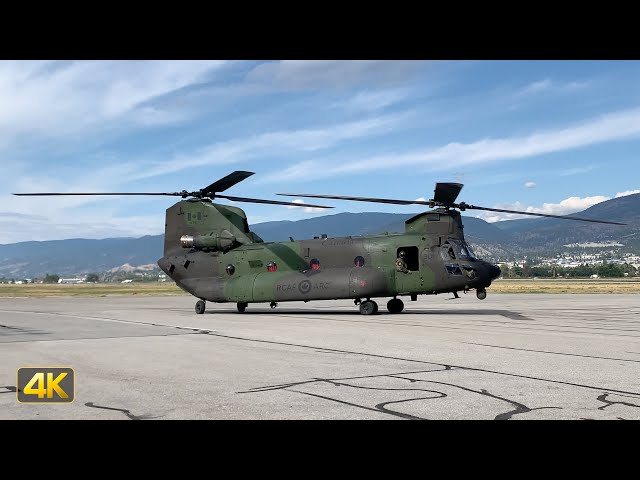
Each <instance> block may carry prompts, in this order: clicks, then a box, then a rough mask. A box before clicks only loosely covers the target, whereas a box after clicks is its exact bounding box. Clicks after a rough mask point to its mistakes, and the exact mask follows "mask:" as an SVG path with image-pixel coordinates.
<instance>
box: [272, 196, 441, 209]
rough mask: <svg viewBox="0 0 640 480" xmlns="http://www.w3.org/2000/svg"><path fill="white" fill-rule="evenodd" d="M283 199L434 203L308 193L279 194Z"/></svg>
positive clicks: (406, 203) (431, 203)
mask: <svg viewBox="0 0 640 480" xmlns="http://www.w3.org/2000/svg"><path fill="white" fill-rule="evenodd" d="M276 195H281V196H283V197H308V198H331V199H334V200H354V201H356V202H373V203H392V204H394V205H429V206H431V207H432V206H433V202H427V201H422V200H396V199H393V198H368V197H345V196H340V195H310V194H306V193H277V194H276Z"/></svg>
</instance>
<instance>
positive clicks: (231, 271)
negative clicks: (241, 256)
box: [224, 264, 236, 275]
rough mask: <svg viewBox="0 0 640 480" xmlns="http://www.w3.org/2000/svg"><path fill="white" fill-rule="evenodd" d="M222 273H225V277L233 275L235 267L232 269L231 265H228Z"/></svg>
mask: <svg viewBox="0 0 640 480" xmlns="http://www.w3.org/2000/svg"><path fill="white" fill-rule="evenodd" d="M224 271H225V272H227V275H233V273H234V272H235V271H236V267H234V266H233V265H232V264H229V265H227V266H226V267H225V268H224Z"/></svg>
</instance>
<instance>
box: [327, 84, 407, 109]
mask: <svg viewBox="0 0 640 480" xmlns="http://www.w3.org/2000/svg"><path fill="white" fill-rule="evenodd" d="M409 93H410V92H409V90H408V89H406V88H390V89H384V90H365V91H362V92H358V93H357V94H356V95H354V96H353V97H351V98H349V99H347V100H344V101H340V102H335V103H333V104H332V105H331V106H332V107H334V108H342V109H344V110H347V111H354V112H358V111H364V112H373V111H376V110H381V109H384V108H386V107H389V106H391V105H394V104H396V103H398V102H400V101H402V100H404V99H405V98H407V97H408V96H409Z"/></svg>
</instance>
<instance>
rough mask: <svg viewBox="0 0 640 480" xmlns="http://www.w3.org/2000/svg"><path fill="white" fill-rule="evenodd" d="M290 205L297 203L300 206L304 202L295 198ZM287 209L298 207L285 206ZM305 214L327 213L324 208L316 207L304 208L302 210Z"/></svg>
mask: <svg viewBox="0 0 640 480" xmlns="http://www.w3.org/2000/svg"><path fill="white" fill-rule="evenodd" d="M291 203H298V204H300V205H304V204H305V201H304V200H302V199H300V198H296V199H295V200H292V201H291ZM287 208H290V209H299V208H300V207H294V206H287ZM303 210H304V212H305V213H321V212H324V213H327V211H328V210H327V209H326V208H317V207H305V208H304V209H303Z"/></svg>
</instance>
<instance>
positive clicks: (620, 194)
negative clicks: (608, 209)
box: [615, 190, 640, 198]
mask: <svg viewBox="0 0 640 480" xmlns="http://www.w3.org/2000/svg"><path fill="white" fill-rule="evenodd" d="M636 193H640V190H625V191H624V192H618V193H616V197H615V198H619V197H626V196H627V195H634V194H636Z"/></svg>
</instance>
